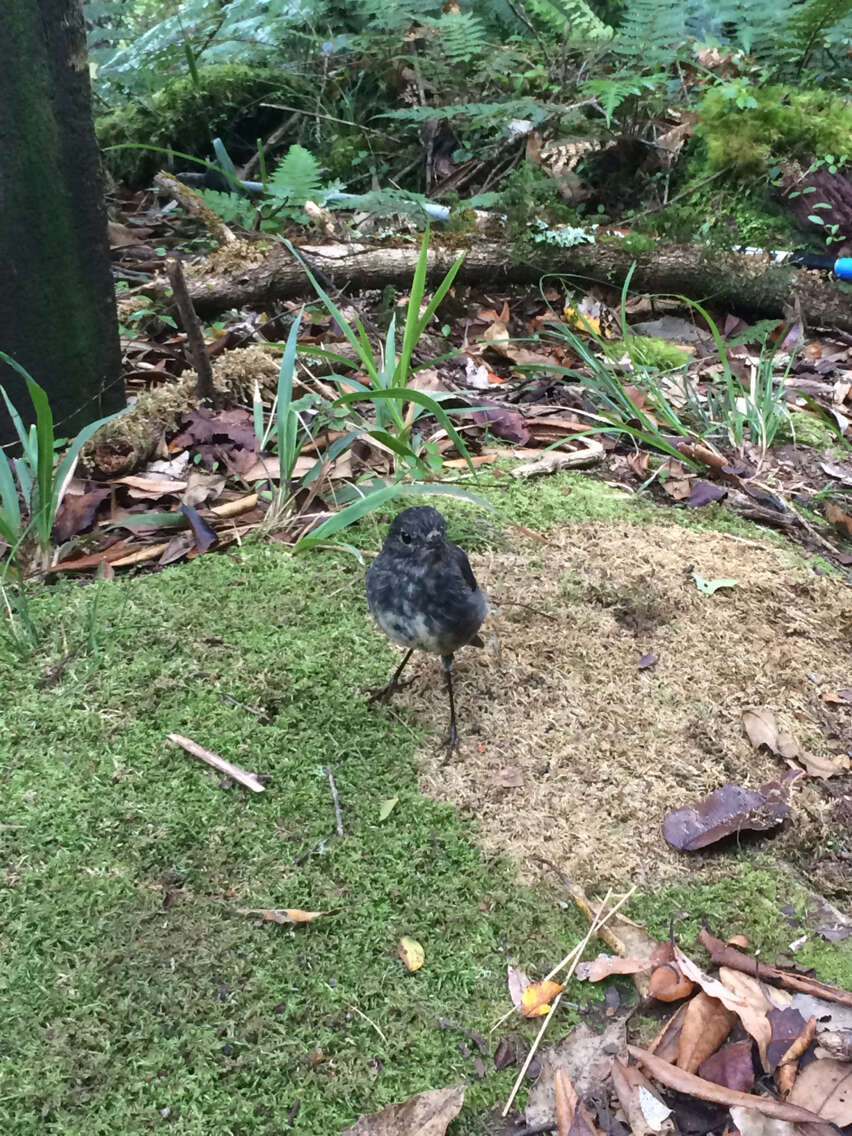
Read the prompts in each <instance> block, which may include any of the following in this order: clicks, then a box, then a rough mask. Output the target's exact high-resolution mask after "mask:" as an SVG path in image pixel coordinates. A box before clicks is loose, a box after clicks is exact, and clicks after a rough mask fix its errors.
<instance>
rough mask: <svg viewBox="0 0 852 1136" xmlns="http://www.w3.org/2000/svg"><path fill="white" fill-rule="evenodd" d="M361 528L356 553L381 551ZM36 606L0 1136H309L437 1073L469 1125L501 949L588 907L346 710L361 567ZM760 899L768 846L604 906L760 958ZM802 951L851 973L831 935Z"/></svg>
mask: <svg viewBox="0 0 852 1136" xmlns="http://www.w3.org/2000/svg"><path fill="white" fill-rule="evenodd" d="M492 496H493V497H494V498H495V500H497V499H499V502H500V503H501V507H502V508H503V509H504V511H505V514H506V515H507V516H509V517H511V518H512V519H513V520H515V521H517V522H519V523H523V524H525V525H527V526H530V527H533V528H546V527H548V526H550V525H553V524H556V523H559V522H562V521H567V520H571V519H575V520H576V519H582V518H584V517H591V518H594V519H598V520H601V519H607V518H615V517H618V518H619V519H620V521H622V522H623V521H624V520H625V519H630V518H635V519H636V520H637V521H640V520H641V519H642V518H643V517H644V516H646V515H647V514H648V510H649V506H647V505H639V504H635V503H633V502H632V501H630V500H629V499H626V498H625V497H623V496H622V495H621V494H619V493H618V492H617V491H614V490H611V489H609V488H607V487H606V486H601V485H600V484H599V483H596V482H592V481H591V480H587V479H583V478H582V477H579V476H567V475H566V476H561V477H559V478H554V479H550V480H548V481H547V482H546V484H543V485H541V486H536V487H534V488H533V487H531V486H528V485H523V486H518V485H516V484H514V483H513V484H512V486H511V487H510V488H509V489H508V490H506V491H505V492H504V491H502V490H499V489H495V490H494V492H493V494H492ZM446 511H447V513H448V515H449V516H450V518H451V528H452V533H451V535H453V536H455V537H456V538H457V539H460V540H461V541H462V542H463V543H466V544H467V545H468V546H470V545H472V544H476V543H480V544H482V543H488V542H493V541H506V540H511V539H512V535H511V532H512V530H511V529H508V530H507V529H505V528H503V527H501V524H502V522H497V521H494V520H493V519H488V518H486V519H485V520H483V519H482V515H481V514H478V513H476V514H474V513H473V512H470V511H467V512H465V511H464V507H462V506H455V505H454V506H448V507H447V510H446ZM666 515H667V516H670V517H671V518H672V520H675V519H676V515H675V513H674V511H670V512H669V513H668V514H666ZM709 519H710V514H708V513H704V514H703V518H702V520H709ZM385 522H386V518H373V519H371V520H369V521H367V522H364V524H363V525H362V527H361V530H360V532H359V533H357V534H356V535H355V537H354V538H353V539H354V540H355V541H356V542H359V543H361V545H362V546H363V547H365V548H375V547H377V545H378V543H379V540H380V534H381V531H382V528H383V525H384V523H385ZM717 522H718V518H717ZM726 523H727V524H729V525H730V524H731V523H732V522H730V521H728V522H726ZM760 539H761V540H767V539H768V538H767V537H766V535H765V534H760ZM33 615H34V618H35V620H36V623H37V624H38V625H39V626H40V628H41V631H42V635H43V640H42V644H43V645H42V646H41V647H40V648H39V649H38V650H36V651H35V652H33V653H32V654H30V655H27V656H26V657H24V658H17V657H15V656H12V655H9V654H0V683H2V704H0V714H2V737H0V785H1V786H2V788H0V793H2V802H3V807H2V816H0V845H2V872H3V886H4V895H3V919H2V922H0V1004H2V1006H3V1022H2V1027H0V1129H2V1131H3V1133H4V1134H6V1136H34V1134H35V1133H40V1134H41V1133H52V1134H59V1133H61V1134H62V1136H114V1134H116V1133H121V1134H122V1136H137V1134H141V1133H148V1132H151V1131H158V1130H163V1131H168V1132H171V1133H174V1134H175V1136H202V1134H207V1133H210V1132H213V1131H215V1132H217V1133H221V1134H222V1136H231V1134H233V1136H276V1134H278V1133H281V1132H284V1131H291V1130H292V1131H294V1132H304V1133H310V1134H312V1136H320V1134H323V1136H325V1134H331V1133H334V1132H336V1131H338V1130H340V1129H342V1128H343V1127H344V1126H345V1125H347V1124H349V1123H351V1122H352V1121H353V1120H354V1119H355V1118H356V1117H357V1116H358V1115H359V1114H361V1113H364V1112H368V1111H371V1110H374V1109H376V1108H379V1107H381V1106H382V1105H383V1104H385V1103H387V1102H389V1101H392V1100H400V1099H403V1098H405V1097H407V1096H409V1095H411V1094H413V1093H415V1092H418V1091H421V1090H424V1089H427V1088H435V1087H441V1086H444V1085H448V1084H452V1083H457V1082H459V1081H466V1082H468V1083H469V1088H468V1092H467V1101H466V1105H465V1109H464V1112H463V1115H462V1117H461V1118H460V1120H459V1121H458V1122H457V1123H456V1125H455V1127H454V1129H453V1130H452V1131H454V1132H455V1133H475V1132H479V1131H481V1125H480V1124H479V1123H478V1120H477V1117H479V1116H481V1115H482V1114H483V1113H484V1112H485V1111H486V1110H487V1109H489V1108H490V1107H491V1106H492V1105H493V1104H494V1103H495V1102H497V1101H498V1100H501V1099H502V1098H504V1097H505V1094H506V1092H507V1091H508V1088H509V1085H510V1083H511V1081H512V1079H513V1077H514V1074H515V1071H514V1070H512V1069H509V1070H506V1071H503V1072H500V1073H498V1072H495V1071H494V1069H493V1062H491V1061H488V1062H487V1063H486V1065H487V1075H486V1076H485V1078H484V1079H482V1080H478V1079H477V1078H476V1076H475V1075H474V1067H473V1062H472V1059H471V1057H470V1056H465V1055H463V1054H462V1052H461V1051H460V1048H459V1042H460V1041H463V1040H464V1038H463V1035H462V1033H460V1032H458V1029H462V1028H464V1029H473V1030H477V1031H480V1032H481V1033H484V1034H487V1032H488V1029H489V1028H490V1026H491V1024H492V1023H493V1022H494V1021H495V1020H496V1018H498V1017H499V1016H500V1015H501V1014H502V1013H503V1012H504V1010H505V1008H506V1005H507V999H506V993H505V973H506V965H507V963H514V964H518V965H520V966H522V967H523V968H524V970H525V971H526V972H527V973H528V974H530V975H531V976H534V977H537V976H541V975H542V974H543V973H544V972H546V971H547V970H548V969H549V968H550V966H552V965H553V964H554V962H556V961H557V960H558V959H559V958H561V957H562V956H563V955H564V954H565V953H567V950H568V949H569V948H570V946H571V945H572V944H573V943H574V942H576V940H577V939H578V937H579V936H580V935H581V934H582V932H583V930H584V928H583V921H582V918H581V917H580V916H579V914H578V913H577V912H575V910H574V909H573V907H572V906H571V905H570V903H566V902H565V898H564V896H563V895H562V894H561V893H560V892H559V891H557V890H549V889H548V888H547V887H545V886H543V885H539V886H538V887H537V888H536V889H535V890H531V889H529V888H526V887H522V886H520V885H519V884H518V883H517V882H516V880H515V877H514V875H513V868H512V865H511V864H510V863H508V862H506V861H503V860H499V859H494V858H489V857H487V856H486V855H485V854H484V853H483V852H482V851H481V850H479V848H478V847H477V844H476V830H475V823H472V822H469V821H463V820H462V819H460V818H459V816H458V815H457V814H456V813H455V812H454V810H453V809H452V808H451V807H450V806H448V805H445V804H442V803H439V802H436V801H433V800H430V799H427V798H425V797H423V796H422V795H421V794H420V793H419V791H418V783H417V769H416V762H415V754H416V752H417V749H418V747H420V746H421V745H422V744H423V743H424V741H425V738H424V736H423V732H422V731H421V730H420V729H419V728H418V727H417V725H416V723H415V722H414V721H413V720H411V719H407V718H406V717H405V715H404V713H402V714H399V715H389V714H387V713H378V714H377V713H374V712H372V711H370V710H369V709H368V708H367V706H366V704H365V699H364V698H363V696H362V694H361V691H362V689H363V688H364V687H366V686H369V685H370V684H374V683H376V682H379V681H382V680H383V679H384V678H385V677H386V675H387V672H388V669H389V667H390V665H391V664H392V662H393V654H392V652H391V650H390V648H388V647H386V645H385V644H384V642H383V640H382V639H381V638H380V637H379V635H378V633H377V632H376V631H375V629H374V628H373V627H372V625H371V624H370V621H369V618H368V615H367V611H366V604H365V601H364V597H363V568H362V567H361V566H360V565H359V564H358V563H357V562H356V560H355V559H354V558H352V557H351V556H347V555H345V554H340V555H336V554H331V553H317V554H311V555H307V556H304V557H298V558H293V557H292V556H291V555H290V554H289V553H288V552H287V551H286V550H285V549H284V548H283V547H281V546H279V545H275V544H268V545H254V546H251V547H249V546H244V547H242V548H241V549H238V550H235V551H232V552H230V553H228V554H220V555H216V554H211V555H207V556H204V557H200V558H198V559H197V560H195V561H193V562H191V563H188V564H186V565H183V566H180V567H173V568H169V569H167V570H166V571H163V572H162V573H160V574H148V575H143V576H139V577H137V578H120V579H116V580H113V581H106V582H102V583H94V584H89V585H87V586H84V585H80V584H70V583H62V584H60V585H58V586H55V587H53V588H51V589H50V590H45V591H44V592H43V593H41V594H40V595H38V596H36V597H35V598H34V600H33ZM57 665H58V666H57ZM170 732H176V733H181V734H185V735H188V736H189V737H191V738H193V739H195V740H196V741H197V742H199V743H200V744H202V745H206V746H209V747H210V748H212V749H214V750H216V751H218V752H219V753H221V754H222V755H223V756H225V757H227V758H230V759H231V760H233V761H235V762H237V763H238V764H240V765H242V766H244V767H246V768H249V769H253V770H255V771H257V772H259V773H263V774H267V775H268V776H269V781H268V782H267V789H266V792H265V793H263V794H258V795H254V794H250V793H247V792H245V791H243V790H242V789H239V788H236V787H230V788H228V787H223V786H222V785H221V784H220V778H219V776H218V775H217V774H215V773H214V772H213V771H212V770H210V769H208V768H207V767H206V766H204V765H202V764H200V763H198V762H197V761H195V759H193V758H191V757H189V756H188V755H186V754H185V753H183V752H182V751H181V750H179V749H177V748H175V747H174V746H173V745H171V744H170V743H169V742H168V741H167V740H166V735H167V734H168V733H170ZM326 766H330V767H331V769H332V771H333V774H334V778H335V782H336V785H337V788H338V791H339V797H340V805H341V811H342V821H343V828H344V833H345V835H344V837H343V838H342V839H341V838H340V837H339V836H337V835H336V833H335V822H334V812H333V807H332V799H331V794H330V789H329V783H328V780H327V778H326V773H325V767H326ZM393 797H397V798H398V803H397V805H396V807H395V808H394V809H393V811H392V812H391V813H390V815H389V816H388V817H387V818H386V819H385V820H384V821H380V810H381V808H382V802H383V801H386V800H387V799H389V798H393ZM532 822H533V820H532V818H531V823H532ZM630 882H631V881H629V880H625V886H627V885H629V883H630ZM557 887H558V884H557V883H556V881H554V888H557ZM786 903H792V904H793V905H794V906H795V907H796V908H797V909H798V910H799V911H800V912H804V909H805V907H806V905H807V896H806V894H805V892H804V891H802V890H801V889H799V888H798V887H797V886H796V885H795V884H794V883H792V882H791V881H790V880H789V879H788V878H787V877H786V876H785V875H784V873H783V872H781V871H780V869H779V868H778V867H777V866H776V865H775V864H774V863H773V860H772V857H771V853H767V852H765V851H764V852H762V853H761V852H754V851H751V852H750V851H747V850H740V851H739V852H735V853H733V854H732V857H731V872H730V876H729V878H727V879H725V880H723V881H721V882H717V883H713V884H708V885H702V886H701V887H693V888H690V887H684V886H678V887H677V888H671V889H669V890H668V891H666V892H657V893H644V894H641V893H640V894H638V895H637V897H636V899H635V901H634V902H633V904H632V906H631V908H630V914H631V915H632V916H633V917H634V918H636V919H639V920H645V921H647V923H648V926H649V929H650V930H651V931H652V932H653V933H656V934H665V933H666V932H667V930H668V925H669V920H670V919H671V918H672V917H676V916H678V915H679V914H680V913H681V912H685V913H687V915H688V918H687V919H686V920H684V921H683V922H681V923H679V924H678V929H679V937H680V940H681V942H683V944H684V945H685V946H686V947H687V948H689V947H690V946H692V945H693V944H694V940H695V936H696V934H697V932H698V930H699V927H700V919H701V916H705V917H706V918H708V919H709V921H710V923H711V926H712V927H713V930H714V931H715V932H716V933H718V934H721V935H723V936H724V935H726V934H728V933H734V932H744V933H746V934H747V935H748V936H749V937H750V938H751V939H752V941H753V942H754V943H755V944H756V946H758V947H760V948H761V949H762V950H763V952H764V956H763V957H770V956H771V954H772V952H774V951H777V950H782V949H786V946H787V943H788V942H789V940H790V938H791V937H793V934H792V933H791V930H790V927H789V925H788V924H787V923H786V922H785V920H784V918H783V916H782V915H781V913H780V906H782V905H783V904H786ZM267 907H300V908H306V909H311V910H319V911H324V910H327V909H334V910H335V911H336V913H335V914H330V915H325V916H322V917H320V918H319V919H317V920H316V921H315V922H314V923H313V924H312V925H310V926H299V927H291V926H281V925H276V924H274V923H260V922H259V921H258V920H256V919H253V918H251V917H246V916H244V915H239V914H237V913H236V909H237V908H267ZM402 935H409V936H412V937H413V938H415V939H417V940H418V941H419V942H420V943H421V944H422V945H423V947H424V949H425V954H426V961H425V964H424V966H423V967H422V969H421V970H420V971H418V972H417V973H415V974H409V973H408V972H407V971H406V970H405V969H404V968H403V966H402V964H401V962H400V961H399V960H398V958H397V957H396V943H397V940H398V939H399V938H400V936H402ZM809 952H810V953H809ZM799 957H800V959H801V961H803V962H813V963H814V964H815V965H817V966H818V967H819V971H820V976H821V977H822V978H824V979H826V980H828V981H832V980H833V981H840V982H845V983H846V984H847V985H852V973H850V970H852V968H851V967H850V961H849V952H848V951H846V952H844V950H843V945H842V944H840V945H837V946H828V945H825V946H809V947H807V948H805V949H804V950H803V951H802V952H801V954H800V956H799ZM599 996H600V994H599V993H596V992H595V991H594V990H591V991H590V990H589V989H588V988H585V987H580V986H579V985H575V986H572V987H571V988H570V991H569V998H570V1000H571V1001H576V1002H583V1001H587V1000H588V999H589V998H590V997H591V998H595V997H599ZM573 1013H574V1011H572V1010H570V1009H566V1010H565V1012H564V1016H562V1017H561V1018H560V1020H559V1022H558V1023H555V1024H554V1036H553V1038H552V1040H556V1038H557V1036H558V1035H559V1033H560V1032H562V1033H564V1032H565V1030H567V1028H568V1027H569V1026H570V1023H571V1021H572V1020H574V1019H573V1018H572V1014H573ZM512 1025H513V1023H511V1022H510V1023H508V1026H507V1027H505V1028H506V1031H507V1032H508V1031H510V1030H511V1028H512ZM454 1027H458V1029H457V1028H454ZM515 1028H516V1029H517V1031H518V1032H519V1033H521V1034H524V1035H529V1036H531V1035H532V1033H533V1032H534V1029H535V1026H534V1025H526V1026H525V1025H517V1026H516V1027H515ZM499 1036H500V1034H499V1033H497V1034H495V1035H493V1036H492V1039H491V1040H492V1042H496V1039H497V1037H499ZM471 1048H474V1049H475V1047H473V1046H471ZM297 1105H298V1111H297V1112H296V1111H295V1110H296V1108H297ZM288 1114H289V1115H291V1117H292V1127H291V1126H290V1124H289V1122H288Z"/></svg>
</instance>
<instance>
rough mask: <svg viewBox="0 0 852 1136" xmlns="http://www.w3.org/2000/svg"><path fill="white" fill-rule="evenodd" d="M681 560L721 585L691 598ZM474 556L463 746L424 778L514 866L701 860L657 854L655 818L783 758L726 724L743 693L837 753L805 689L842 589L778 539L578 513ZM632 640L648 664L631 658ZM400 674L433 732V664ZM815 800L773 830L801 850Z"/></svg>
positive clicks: (831, 628) (840, 665) (755, 776)
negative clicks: (486, 607)
mask: <svg viewBox="0 0 852 1136" xmlns="http://www.w3.org/2000/svg"><path fill="white" fill-rule="evenodd" d="M693 566H694V567H695V568H696V569H697V571H698V572H699V573H700V574H701V575H702V576H704V577H705V578H706V579H713V578H717V577H734V578H736V579H737V580H738V581H739V583H738V586H737V587H735V588H731V589H724V590H722V591H719V592H718V593H717V594H716V595H714V596H704V595H701V594H700V593H699V592H698V590H697V588H696V586H695V582H694V580H693V579H692V577H691V575H690V573H691V570H692V568H693ZM474 567H475V570H476V572H477V576H478V578H479V580H480V583H481V584H482V586H483V587H484V588H485V589H486V590H487V591H488V593H489V596H490V597H491V601H492V605H494V606H497V607H498V608H499V610H498V611H497V612H496V613H494V614H492V615H491V616H489V618H488V620H487V621H486V624H485V626H484V628H483V631H484V633H485V637H486V638H488V637H489V634H490V633H493V635H492V642H491V644H490V648H489V646H487V647H486V650H484V651H476V650H473V649H466V650H465V651H463V652H461V653H460V654H459V655H458V656H457V660H456V671H455V673H456V680H457V706H458V709H459V721H460V729H461V731H462V755H461V756H460V757H457V758H456V759H455V760H454V762H453V763H451V764H449V765H443V764H442V760H443V758H442V754H441V753H440V752H437V751H434V750H429V751H427V752H426V753H425V754H424V755H423V760H422V784H423V788H424V790H425V791H426V792H427V793H429V794H430V795H433V796H435V797H438V798H441V799H443V800H446V801H450V802H452V803H453V804H455V805H457V806H459V807H461V808H462V810H464V811H465V812H467V813H468V814H470V815H471V816H473V817H475V818H476V819H477V821H478V831H479V839H480V840H481V842H482V844H483V845H484V846H485V847H486V848H487V849H489V850H492V851H502V852H507V853H509V854H510V855H511V856H512V857H513V858H514V859H515V860H516V861H518V863H519V865H520V868H521V873H522V875H524V876H525V877H526V878H528V879H529V878H531V877H533V876H535V875H539V874H541V873H542V871H544V870H545V869H543V868H542V866H541V864H540V863H538V862H537V858H538V857H544V858H546V859H548V860H550V861H552V862H554V863H556V864H558V865H559V866H560V867H561V868H562V870H563V871H564V872H566V873H567V874H568V875H570V876H572V877H574V878H575V879H577V880H578V881H580V882H583V883H610V882H612V883H623V882H624V881H625V880H627V879H629V880H631V881H634V882H636V881H638V882H640V883H649V882H660V881H664V880H671V879H674V878H677V877H684V876H687V875H689V874H692V873H695V872H699V873H702V874H713V865H714V864H718V863H719V854H718V853H715V854H714V853H712V852H709V853H702V854H692V855H684V854H680V853H676V852H674V851H673V850H672V849H671V848H669V847H668V845H666V843H665V842H664V840H663V838H662V835H661V833H660V823H661V821H662V818H663V816H664V814H665V813H666V812H667V811H668V810H669V809H672V808H678V807H680V806H682V805H685V804H688V803H689V802H691V801H693V800H694V799H695V798H696V797H700V796H703V795H704V794H706V793H708V792H710V791H711V790H713V789H714V788H716V787H717V786H718V785H720V784H722V783H723V782H726V781H734V782H738V783H742V784H745V785H748V786H751V787H756V786H758V785H760V784H761V783H763V782H765V781H768V780H771V779H772V778H775V777H778V776H779V775H780V774H781V773H782V772H783V769H784V766H783V764H782V763H781V762H780V761H779V760H778V759H776V758H773V757H772V756H770V755H769V754H766V753H755V752H754V751H753V750H752V749H751V747H750V745H749V743H748V742H747V741H746V739H745V738H744V736H743V733H742V726H741V716H742V712H743V710H745V709H746V708H748V707H751V706H771V707H772V708H773V709H774V710H775V711H776V713H777V714H778V718H779V721H780V722H781V723H783V724H784V725H786V726H787V727H788V728H791V729H792V730H793V732H794V733H795V734H796V736H797V737H798V739H799V741H800V742H801V743H802V744H803V745H804V746H805V747H807V748H810V749H812V750H813V751H814V752H818V753H825V754H828V753H831V752H837V742H836V740H835V743H834V746H833V747H832V745H831V744H830V743H829V742H828V741H827V739H826V738H825V737H824V736H823V734H822V732H821V730H820V727H819V725H818V719H817V718H816V717H815V707H816V705H817V704H818V703H819V698H820V693H821V691H823V690H830V689H832V688H834V689H836V688H838V687H843V686H848V685H849V678H850V668H849V643H850V606H852V605H850V595H849V590H848V588H844V586H843V584H842V583H839V582H838V581H837V580H835V579H829V578H819V577H817V576H816V575H815V574H814V573H813V572H812V570H810V569H808V568H806V567H805V566H804V565H800V564H797V563H795V562H793V561H792V558H791V555H790V554H788V553H787V552H785V551H784V550H781V549H778V548H775V547H771V546H769V545H767V546H765V547H763V546H760V547H756V546H752V545H749V544H744V543H739V542H737V541H735V540H733V539H731V538H730V537H726V536H725V535H723V534H716V533H708V532H695V531H691V530H689V529H685V528H681V527H679V526H669V525H645V526H633V525H623V526H622V525H618V524H607V523H583V524H577V525H574V526H571V527H569V528H565V529H562V530H557V531H554V532H552V533H551V534H550V535H549V537H548V543H547V545H546V546H539V545H535V546H527V547H524V548H522V549H519V550H518V549H516V550H515V551H513V552H510V553H504V552H500V553H494V554H491V555H487V556H483V557H479V558H474ZM510 601H512V602H513V603H514V604H516V605H517V604H523V605H526V606H509V602H510ZM501 605H502V606H501ZM496 639H499V647H495V640H496ZM647 652H654V653H656V654H658V655H659V656H660V658H659V662H658V663H657V664H656V665H655V666H654V667H652V668H651V669H649V670H644V671H640V670H639V669H638V668H637V662H638V660H639V658H640V657H641V656H643V655H645V654H646V653H647ZM414 674H415V676H416V677H415V681H414V683H413V685H412V686H411V687H409V688H408V689H407V690H406V691H405V692H404V693H403V694H402V695H401V696H400V698H401V699H404V700H405V701H406V702H407V704H408V705H410V706H412V707H413V708H414V709H415V710H416V713H417V714H418V716H419V717H422V718H423V719H425V720H426V721H428V723H429V724H430V725H431V726H433V727H434V728H435V729H436V730H438V731H441V730H443V729H444V726H445V715H446V700H445V697H444V695H443V689H442V676H441V673H440V668H439V666H438V664H437V662H436V661H435V660H433V659H428V658H426V657H424V656H418V657H417V662H416V664H415V666H414ZM517 781H520V785H517V786H516V787H506V785H505V783H506V782H509V783H512V782H517ZM830 814H831V802H830V801H829V800H827V798H826V796H825V794H824V792H823V791H822V790H821V789H820V787H819V786H817V785H815V784H814V783H813V782H810V781H808V782H805V783H804V785H803V787H802V788H800V789H798V790H797V792H796V793H795V795H794V798H793V808H792V811H791V817H790V820H789V821H788V822H787V825H786V829H785V832H784V834H783V835H782V836H780V837H779V838H777V839H776V840H775V841H774V845H773V847H774V848H776V849H777V850H778V853H779V855H783V854H785V853H790V854H792V853H793V852H795V849H796V846H797V842H798V845H801V844H802V842H805V843H807V844H808V847H809V848H812V849H813V851H814V852H815V853H817V852H819V850H820V849H821V848H823V849H824V844H825V840H826V838H827V836H828V835H829V832H830V828H831V824H832V822H831V819H830ZM792 858H794V859H795V858H796V857H795V856H792ZM799 859H801V857H799Z"/></svg>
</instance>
